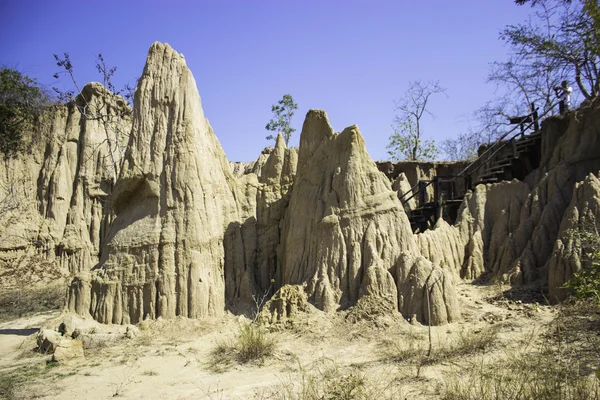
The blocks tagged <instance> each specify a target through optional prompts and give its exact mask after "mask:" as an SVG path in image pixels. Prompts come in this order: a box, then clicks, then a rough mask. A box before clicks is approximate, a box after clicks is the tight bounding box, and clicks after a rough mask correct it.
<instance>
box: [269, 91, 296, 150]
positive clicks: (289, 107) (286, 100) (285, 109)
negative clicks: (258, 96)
mask: <svg viewBox="0 0 600 400" xmlns="http://www.w3.org/2000/svg"><path fill="white" fill-rule="evenodd" d="M297 109H298V104H296V103H295V102H294V99H293V98H292V95H291V94H284V95H283V98H282V99H281V100H279V101H278V102H277V104H273V106H271V112H273V118H271V120H270V121H269V123H268V124H267V126H265V129H266V130H268V131H273V132H277V133H281V134H282V135H283V138H284V139H285V145H286V146H288V145H289V142H290V138H291V137H292V133H294V132H295V131H296V129H295V128H292V126H291V123H292V117H293V116H294V112H295V111H296V110H297ZM275 138H276V136H275V135H269V136H267V140H272V139H275Z"/></svg>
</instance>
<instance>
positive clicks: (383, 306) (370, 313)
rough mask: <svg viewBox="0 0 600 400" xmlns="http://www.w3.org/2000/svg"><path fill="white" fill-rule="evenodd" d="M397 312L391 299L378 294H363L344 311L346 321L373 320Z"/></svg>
mask: <svg viewBox="0 0 600 400" xmlns="http://www.w3.org/2000/svg"><path fill="white" fill-rule="evenodd" d="M393 313H397V310H396V305H395V304H394V302H393V301H392V300H391V299H386V298H382V297H379V296H363V297H361V298H360V299H358V301H357V302H356V304H355V305H354V306H352V307H351V308H350V309H349V310H348V311H347V313H346V321H348V322H352V323H356V322H359V321H374V320H375V319H377V318H378V317H381V316H384V315H389V314H393Z"/></svg>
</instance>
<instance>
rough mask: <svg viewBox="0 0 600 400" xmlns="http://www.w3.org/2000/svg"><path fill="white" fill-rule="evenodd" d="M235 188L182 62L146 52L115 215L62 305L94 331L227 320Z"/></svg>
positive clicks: (161, 48) (163, 51)
mask: <svg viewBox="0 0 600 400" xmlns="http://www.w3.org/2000/svg"><path fill="white" fill-rule="evenodd" d="M231 179H232V176H231V173H230V169H229V165H228V163H227V160H226V159H225V155H224V153H223V150H222V149H221V146H220V144H219V142H218V140H217V139H216V137H215V135H214V134H213V132H212V129H211V127H210V125H209V124H208V121H207V120H206V119H205V118H204V113H203V111H202V107H201V104H200V96H199V95H198V91H197V89H196V83H195V81H194V78H193V76H192V74H191V72H190V71H189V69H188V68H187V67H186V65H185V60H184V58H183V56H181V55H179V54H178V53H176V52H175V51H174V50H173V49H171V48H170V47H169V46H168V45H162V44H160V43H155V44H154V45H152V47H151V48H150V51H149V53H148V59H147V62H146V67H145V69H144V72H143V74H142V76H141V78H140V80H139V86H138V88H137V90H136V95H135V105H134V114H133V128H132V131H131V135H130V137H129V143H128V146H127V151H126V153H125V159H124V163H123V168H122V170H121V173H120V176H119V178H118V180H117V182H116V184H115V187H114V190H113V195H112V198H111V200H112V207H113V210H114V213H115V215H116V217H115V219H114V221H112V224H111V226H110V231H109V233H108V237H107V242H106V245H105V247H104V249H103V251H102V259H101V260H100V263H99V265H98V267H97V268H95V270H94V274H93V276H92V277H91V282H85V281H84V282H82V284H81V286H82V287H85V286H87V285H90V284H91V298H90V297H88V296H87V290H81V289H80V288H79V287H78V288H75V289H76V290H72V291H71V296H70V301H69V304H70V306H71V305H74V307H73V309H74V310H75V311H77V312H79V313H86V312H88V310H89V312H90V313H91V314H92V315H93V316H94V318H96V319H97V320H99V321H101V322H113V323H130V322H132V323H135V322H138V321H140V320H142V319H143V318H146V317H148V318H156V317H159V316H163V317H165V318H172V317H174V316H175V315H182V316H187V317H192V318H199V317H204V316H210V315H218V314H220V313H221V312H222V311H223V310H224V306H225V290H224V289H225V288H224V276H223V275H224V252H223V232H224V230H225V227H226V226H227V224H228V223H229V221H230V220H232V219H233V218H235V217H236V213H237V205H236V203H235V200H234V197H233V194H232V192H231V190H230V187H229V180H231Z"/></svg>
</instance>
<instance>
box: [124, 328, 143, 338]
mask: <svg viewBox="0 0 600 400" xmlns="http://www.w3.org/2000/svg"><path fill="white" fill-rule="evenodd" d="M139 335H140V330H139V329H138V328H137V327H136V326H133V325H127V331H125V336H126V337H127V338H128V339H133V338H135V337H138V336H139Z"/></svg>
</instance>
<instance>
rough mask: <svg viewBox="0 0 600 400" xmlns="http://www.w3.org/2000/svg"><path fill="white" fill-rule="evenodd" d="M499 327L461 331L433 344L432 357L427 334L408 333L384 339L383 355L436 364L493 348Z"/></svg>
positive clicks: (389, 359) (392, 358)
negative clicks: (450, 337) (426, 338)
mask: <svg viewBox="0 0 600 400" xmlns="http://www.w3.org/2000/svg"><path fill="white" fill-rule="evenodd" d="M498 331H499V327H498V326H497V325H492V326H489V327H485V328H481V329H478V330H473V331H466V332H461V333H460V335H459V336H458V338H457V340H456V341H455V342H454V343H453V342H452V341H443V342H442V341H438V343H437V344H435V345H432V351H431V354H430V355H429V356H427V353H428V346H429V344H428V342H427V341H426V340H425V338H424V337H422V336H420V335H417V334H414V333H410V332H409V333H408V334H406V335H402V336H401V337H399V338H395V339H393V340H387V341H385V342H384V348H383V351H382V355H383V358H384V359H385V360H388V361H393V362H397V363H417V364H419V365H431V364H437V363H440V362H442V361H446V360H450V359H456V358H459V357H463V356H467V355H472V354H476V353H479V352H482V351H485V350H488V349H490V348H491V347H492V346H493V345H494V344H495V342H496V339H497V336H498Z"/></svg>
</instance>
